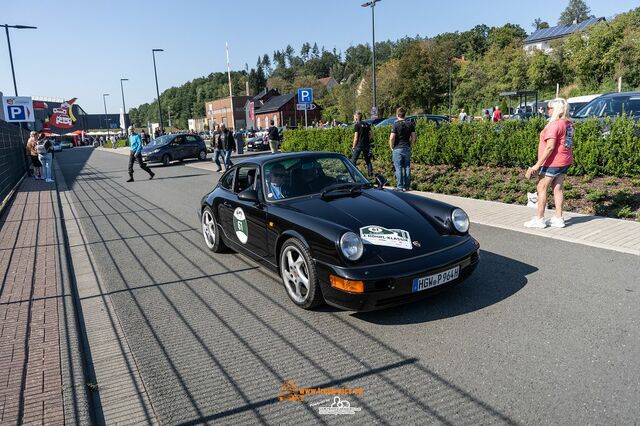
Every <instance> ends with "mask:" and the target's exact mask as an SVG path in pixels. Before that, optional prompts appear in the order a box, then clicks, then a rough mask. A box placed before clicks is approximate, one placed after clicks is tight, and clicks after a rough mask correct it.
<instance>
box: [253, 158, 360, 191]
mask: <svg viewBox="0 0 640 426" xmlns="http://www.w3.org/2000/svg"><path fill="white" fill-rule="evenodd" d="M264 176H265V177H266V178H265V180H264V186H265V191H264V193H265V194H266V198H267V200H269V201H276V200H282V199H286V198H294V197H301V196H305V195H313V194H320V193H322V192H323V191H324V190H326V189H327V188H329V187H332V186H335V185H336V184H345V185H344V186H342V185H341V186H340V188H343V187H344V188H346V187H347V186H352V187H354V188H359V187H361V186H362V185H367V184H368V181H367V179H366V178H365V177H364V176H363V175H362V173H360V171H359V170H358V169H356V168H355V167H354V166H353V164H352V163H351V162H350V161H349V160H347V158H346V157H344V156H341V155H340V156H338V155H323V154H318V155H315V156H309V155H305V156H301V157H294V158H290V157H289V158H283V159H280V160H273V161H270V162H269V163H267V164H265V165H264ZM336 188H337V186H336ZM329 189H331V188H329Z"/></svg>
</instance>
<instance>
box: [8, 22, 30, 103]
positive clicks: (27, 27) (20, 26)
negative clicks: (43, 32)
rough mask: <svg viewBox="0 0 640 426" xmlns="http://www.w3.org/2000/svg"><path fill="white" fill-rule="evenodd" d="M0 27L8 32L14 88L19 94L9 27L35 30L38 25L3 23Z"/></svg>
mask: <svg viewBox="0 0 640 426" xmlns="http://www.w3.org/2000/svg"><path fill="white" fill-rule="evenodd" d="M0 27H4V31H5V32H6V33H7V45H8V46H9V62H11V75H12V76H13V90H14V91H15V93H16V96H18V85H17V84H16V72H15V70H14V68H13V54H12V53H11V38H9V28H16V29H18V30H35V29H37V28H38V27H30V26H28V25H7V24H3V25H0Z"/></svg>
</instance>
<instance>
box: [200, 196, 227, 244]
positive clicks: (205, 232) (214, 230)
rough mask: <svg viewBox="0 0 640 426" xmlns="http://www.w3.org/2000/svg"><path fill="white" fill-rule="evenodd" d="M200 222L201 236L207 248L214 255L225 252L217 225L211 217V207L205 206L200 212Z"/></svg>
mask: <svg viewBox="0 0 640 426" xmlns="http://www.w3.org/2000/svg"><path fill="white" fill-rule="evenodd" d="M200 221H201V223H202V236H203V237H204V242H205V244H206V245H207V248H208V249H209V250H211V251H212V252H214V253H220V252H223V251H225V250H226V248H227V246H225V244H224V242H223V241H222V237H221V236H220V233H219V232H218V225H217V224H216V218H215V217H214V215H213V211H212V210H211V207H209V206H207V207H205V208H204V210H202V216H201V220H200Z"/></svg>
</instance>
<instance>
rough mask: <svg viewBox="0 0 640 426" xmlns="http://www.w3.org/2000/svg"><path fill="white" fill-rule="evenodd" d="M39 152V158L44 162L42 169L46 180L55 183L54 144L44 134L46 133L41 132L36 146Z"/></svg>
mask: <svg viewBox="0 0 640 426" xmlns="http://www.w3.org/2000/svg"><path fill="white" fill-rule="evenodd" d="M36 150H37V152H38V160H40V163H41V164H42V171H43V172H44V181H45V182H47V183H53V179H52V177H51V176H52V173H51V171H52V169H51V166H52V164H51V160H52V155H53V144H52V143H51V141H50V140H49V139H48V138H46V137H45V136H44V133H40V135H39V137H38V142H37V146H36Z"/></svg>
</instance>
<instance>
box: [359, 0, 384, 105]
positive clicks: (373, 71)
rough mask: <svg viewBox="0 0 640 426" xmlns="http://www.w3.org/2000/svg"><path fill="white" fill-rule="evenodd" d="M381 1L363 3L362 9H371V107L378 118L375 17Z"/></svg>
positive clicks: (374, 0)
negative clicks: (377, 5) (377, 6)
mask: <svg viewBox="0 0 640 426" xmlns="http://www.w3.org/2000/svg"><path fill="white" fill-rule="evenodd" d="M379 1H381V0H370V1H368V2H366V3H363V4H362V5H361V6H362V7H371V35H372V39H373V44H372V45H371V49H372V59H371V74H372V82H373V105H371V115H372V116H373V115H375V116H376V117H375V118H377V116H378V103H377V102H376V15H375V7H376V3H378V2H379Z"/></svg>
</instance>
